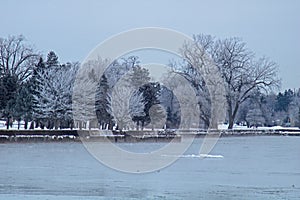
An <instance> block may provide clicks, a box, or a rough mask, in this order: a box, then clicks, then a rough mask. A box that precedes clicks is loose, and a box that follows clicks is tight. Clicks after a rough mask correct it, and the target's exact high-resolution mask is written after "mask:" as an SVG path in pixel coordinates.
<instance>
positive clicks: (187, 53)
mask: <svg viewBox="0 0 300 200" xmlns="http://www.w3.org/2000/svg"><path fill="white" fill-rule="evenodd" d="M182 55H183V57H184V58H185V59H186V60H187V61H188V62H189V63H191V64H192V65H200V66H205V65H208V64H209V63H208V60H209V59H207V55H209V56H210V58H211V59H212V60H213V61H214V64H215V65H216V66H217V67H218V69H219V72H220V74H221V76H222V78H223V84H224V85H225V94H226V103H227V117H228V121H229V126H228V128H229V129H232V127H233V124H234V121H235V117H236V115H237V112H238V110H239V107H240V105H241V104H242V103H243V102H244V101H245V100H246V99H248V98H249V97H250V94H251V91H252V90H254V89H259V90H265V91H266V90H269V89H272V88H274V87H277V86H278V85H279V83H280V80H279V79H278V77H277V64H276V63H275V62H273V61H271V60H269V59H268V58H266V57H262V58H260V59H255V56H254V53H253V52H252V51H250V50H248V49H247V48H246V44H245V43H244V42H242V40H240V39H238V38H229V39H224V40H215V39H214V38H213V37H211V36H207V35H197V36H195V37H194V42H193V43H192V44H186V45H184V46H183V49H182ZM210 92H211V91H210Z"/></svg>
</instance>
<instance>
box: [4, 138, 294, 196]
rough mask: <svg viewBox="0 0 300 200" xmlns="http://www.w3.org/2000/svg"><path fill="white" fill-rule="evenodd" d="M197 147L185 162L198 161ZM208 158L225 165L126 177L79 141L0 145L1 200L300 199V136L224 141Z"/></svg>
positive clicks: (206, 162) (187, 165)
mask: <svg viewBox="0 0 300 200" xmlns="http://www.w3.org/2000/svg"><path fill="white" fill-rule="evenodd" d="M202 140H203V139H196V140H195V141H194V144H193V145H192V146H191V147H190V148H189V149H188V151H187V152H186V155H191V154H197V153H198V152H199V147H200V145H201V143H202ZM119 145H120V146H121V147H122V146H123V147H124V148H125V149H126V148H128V147H130V148H136V149H155V148H156V147H159V146H161V145H162V144H160V143H135V144H128V143H127V144H125V143H124V144H119ZM211 154H213V155H222V156H223V158H221V157H218V158H205V159H199V158H195V157H182V158H179V159H178V160H177V161H176V162H175V163H174V164H172V165H171V166H169V167H166V168H164V169H162V170H159V171H156V172H152V173H147V174H129V173H123V172H119V171H116V170H113V169H110V168H108V167H106V166H104V165H103V164H101V163H100V162H98V161H97V160H96V159H94V158H93V157H92V156H91V155H90V154H89V153H88V152H87V151H86V150H85V148H84V147H83V145H82V144H81V143H79V142H73V143H72V142H70V143H66V142H63V143H6V144H0V199H5V200H12V199H28V200H29V199H30V200H36V199H43V200H44V199H49V200H53V199H59V200H66V199H75V200H77V199H88V200H89V199H220V200H221V199H222V200H224V199H225V200H226V199H262V200H266V199H299V198H300V137H287V136H257V137H227V138H221V139H220V140H219V141H218V143H217V145H216V146H215V148H214V149H213V151H212V152H211Z"/></svg>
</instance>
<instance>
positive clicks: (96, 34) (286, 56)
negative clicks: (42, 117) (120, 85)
mask: <svg viewBox="0 0 300 200" xmlns="http://www.w3.org/2000/svg"><path fill="white" fill-rule="evenodd" d="M0 7H1V11H0V19H1V22H0V25H1V27H0V37H7V36H8V35H18V34H23V35H24V36H25V37H26V38H27V40H28V41H29V42H30V43H32V44H34V45H35V47H36V49H38V50H40V51H41V52H42V53H44V54H47V52H48V51H50V50H54V51H55V52H56V53H57V54H58V56H59V58H60V61H61V62H67V61H82V60H83V59H84V58H85V57H86V56H87V54H88V53H89V52H90V51H91V50H92V49H93V48H94V47H95V46H96V45H97V44H99V43H100V42H102V41H103V40H105V39H107V38H108V37H110V36H112V35H115V34H117V33H120V32H122V31H126V30H129V29H133V28H139V27H149V26H151V27H153V26H154V27H165V28H170V29H174V30H177V31H180V32H182V33H185V34H187V35H190V36H192V35H193V34H198V33H204V34H211V35H214V36H216V37H218V38H225V37H233V36H237V37H241V38H242V39H243V40H244V41H245V42H246V43H247V45H248V47H249V48H250V49H251V50H253V51H254V52H255V53H256V54H257V56H268V57H270V58H271V59H272V60H274V61H275V62H277V63H278V64H279V66H280V69H279V70H280V77H281V78H282V83H283V84H282V89H286V88H299V87H300V65H299V63H300V37H299V36H300V12H299V11H300V1H298V0H265V1H264V0H244V1H242V0H206V1H200V0H198V1H196V0H195V1H176V0H173V1H166V0H165V1H163V0H157V1H156V0H148V1H146V0H145V1H142V0H136V1H128V0H123V1H121V0H108V1H100V0H82V1H80V0H51V1H50V0H48V1H43V0H26V1H22V0H0Z"/></svg>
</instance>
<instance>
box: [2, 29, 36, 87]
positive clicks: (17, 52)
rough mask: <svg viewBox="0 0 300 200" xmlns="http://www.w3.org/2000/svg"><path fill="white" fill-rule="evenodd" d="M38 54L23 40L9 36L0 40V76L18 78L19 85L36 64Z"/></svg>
mask: <svg viewBox="0 0 300 200" xmlns="http://www.w3.org/2000/svg"><path fill="white" fill-rule="evenodd" d="M37 59H38V54H37V53H36V52H35V51H34V49H33V48H32V47H31V46H29V45H28V44H26V43H25V38H24V37H23V36H22V35H20V36H10V37H8V38H7V39H4V38H0V74H1V76H3V75H8V74H10V75H11V76H16V77H18V81H19V83H22V82H23V81H25V80H26V79H27V78H28V77H29V76H30V75H31V71H32V69H33V67H34V64H35V63H36V62H37Z"/></svg>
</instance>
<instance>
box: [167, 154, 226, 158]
mask: <svg viewBox="0 0 300 200" xmlns="http://www.w3.org/2000/svg"><path fill="white" fill-rule="evenodd" d="M162 156H166V157H178V158H224V156H222V155H210V154H189V155H162Z"/></svg>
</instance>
